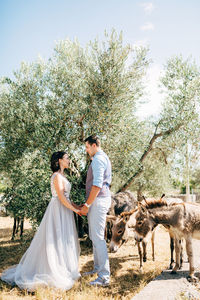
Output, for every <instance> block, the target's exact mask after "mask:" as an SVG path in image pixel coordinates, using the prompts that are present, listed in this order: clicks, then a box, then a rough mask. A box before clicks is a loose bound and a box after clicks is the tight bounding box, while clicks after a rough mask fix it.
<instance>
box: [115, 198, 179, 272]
mask: <svg viewBox="0 0 200 300" xmlns="http://www.w3.org/2000/svg"><path fill="white" fill-rule="evenodd" d="M162 197H164V195H163V196H162ZM143 199H144V200H145V201H146V199H145V197H143ZM166 201H167V203H168V204H172V203H183V201H182V199H179V198H167V199H166ZM137 210H138V208H136V209H133V210H131V211H129V212H123V213H121V215H120V218H117V219H116V218H115V224H114V226H113V229H112V232H113V233H112V239H111V243H110V250H111V252H116V251H117V250H118V248H119V247H120V246H121V245H122V244H123V243H124V242H125V241H127V240H128V238H129V230H130V229H129V228H132V229H133V230H134V228H135V213H136V212H137ZM164 227H165V228H166V229H167V231H168V232H169V236H170V250H171V252H170V254H171V256H170V266H169V269H173V266H174V243H175V236H174V234H173V232H172V231H171V230H170V227H169V226H167V225H164ZM155 228H156V226H155ZM155 228H154V229H153V230H152V231H151V234H152V236H151V244H152V259H153V261H154V260H155V255H154V240H155ZM179 243H180V248H181V253H180V268H181V267H182V263H183V247H182V243H181V240H180V241H179ZM137 245H138V251H139V253H141V244H140V243H138V244H137ZM146 245H147V238H146V237H145V238H144V239H143V240H142V246H143V262H145V261H146ZM140 267H142V261H141V254H140Z"/></svg>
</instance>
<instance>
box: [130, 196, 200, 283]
mask: <svg viewBox="0 0 200 300" xmlns="http://www.w3.org/2000/svg"><path fill="white" fill-rule="evenodd" d="M132 218H133V217H132ZM134 218H135V239H136V241H138V242H141V241H142V240H143V239H144V238H145V237H146V236H147V234H148V233H149V232H150V231H152V230H153V229H154V227H155V226H156V225H157V224H162V225H164V226H165V227H168V228H170V231H171V232H172V233H173V235H174V237H175V251H176V264H175V267H174V268H173V270H172V273H176V271H177V270H178V268H179V264H180V252H181V248H180V243H179V241H180V240H181V239H182V238H184V239H185V241H186V251H187V255H188V260H189V266H190V270H189V276H188V280H190V281H196V280H197V278H196V277H195V276H194V258H193V249H192V238H195V239H200V205H199V204H196V203H179V204H167V202H166V201H165V200H163V199H160V200H154V201H146V203H144V204H141V205H140V207H139V208H138V210H137V212H135V213H134Z"/></svg>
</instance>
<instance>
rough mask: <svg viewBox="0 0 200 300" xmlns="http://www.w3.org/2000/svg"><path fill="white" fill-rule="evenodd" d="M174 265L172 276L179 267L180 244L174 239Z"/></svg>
mask: <svg viewBox="0 0 200 300" xmlns="http://www.w3.org/2000/svg"><path fill="white" fill-rule="evenodd" d="M175 251H176V264H175V267H174V268H173V270H172V272H171V273H172V274H174V273H176V271H177V270H178V269H179V266H180V244H179V239H177V238H175Z"/></svg>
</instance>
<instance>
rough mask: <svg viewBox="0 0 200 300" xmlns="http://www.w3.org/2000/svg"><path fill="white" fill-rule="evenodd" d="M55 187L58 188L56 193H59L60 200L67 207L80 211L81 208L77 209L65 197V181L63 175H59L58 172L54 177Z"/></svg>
mask: <svg viewBox="0 0 200 300" xmlns="http://www.w3.org/2000/svg"><path fill="white" fill-rule="evenodd" d="M53 183H54V187H55V190H56V193H57V195H58V199H59V200H60V202H61V203H62V204H63V205H64V206H65V207H67V208H69V209H71V210H73V211H74V212H75V213H79V210H78V209H76V208H75V207H74V206H73V205H72V204H71V203H70V202H69V201H68V200H67V198H66V197H65V195H64V185H63V181H62V178H61V176H59V175H58V174H56V176H55V178H54V181H53Z"/></svg>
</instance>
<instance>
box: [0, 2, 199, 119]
mask: <svg viewBox="0 0 200 300" xmlns="http://www.w3.org/2000/svg"><path fill="white" fill-rule="evenodd" d="M199 13H200V1H199V0H153V1H141V0H0V41H1V46H0V77H1V76H8V77H11V78H12V76H13V71H14V70H17V69H18V68H19V67H20V63H21V62H22V61H26V62H33V61H35V60H36V59H37V57H38V56H39V55H40V56H42V57H43V58H44V59H48V58H49V57H50V56H51V54H52V52H53V48H54V46H55V43H56V41H59V40H62V39H65V38H69V39H71V40H74V39H75V38H77V39H78V41H79V42H80V44H81V45H82V46H85V45H86V44H87V43H88V42H89V41H90V40H94V39H95V38H96V37H98V38H99V39H103V36H104V31H105V30H106V31H107V32H111V30H112V28H114V29H116V31H117V32H120V31H122V32H123V38H124V42H125V43H129V44H131V45H140V44H142V45H148V46H149V48H150V53H149V57H150V58H151V59H152V64H151V67H150V69H149V72H148V96H149V103H147V104H145V105H143V106H141V110H140V112H141V113H142V114H143V115H149V114H155V113H157V112H158V111H159V109H160V103H161V96H160V94H159V93H158V89H157V81H158V78H159V74H160V72H162V69H163V65H164V64H165V63H166V61H167V59H169V58H170V57H171V56H173V55H179V54H182V55H183V57H184V58H187V57H189V56H192V57H193V58H194V59H195V61H196V62H197V64H200V55H199V54H200V18H199Z"/></svg>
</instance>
